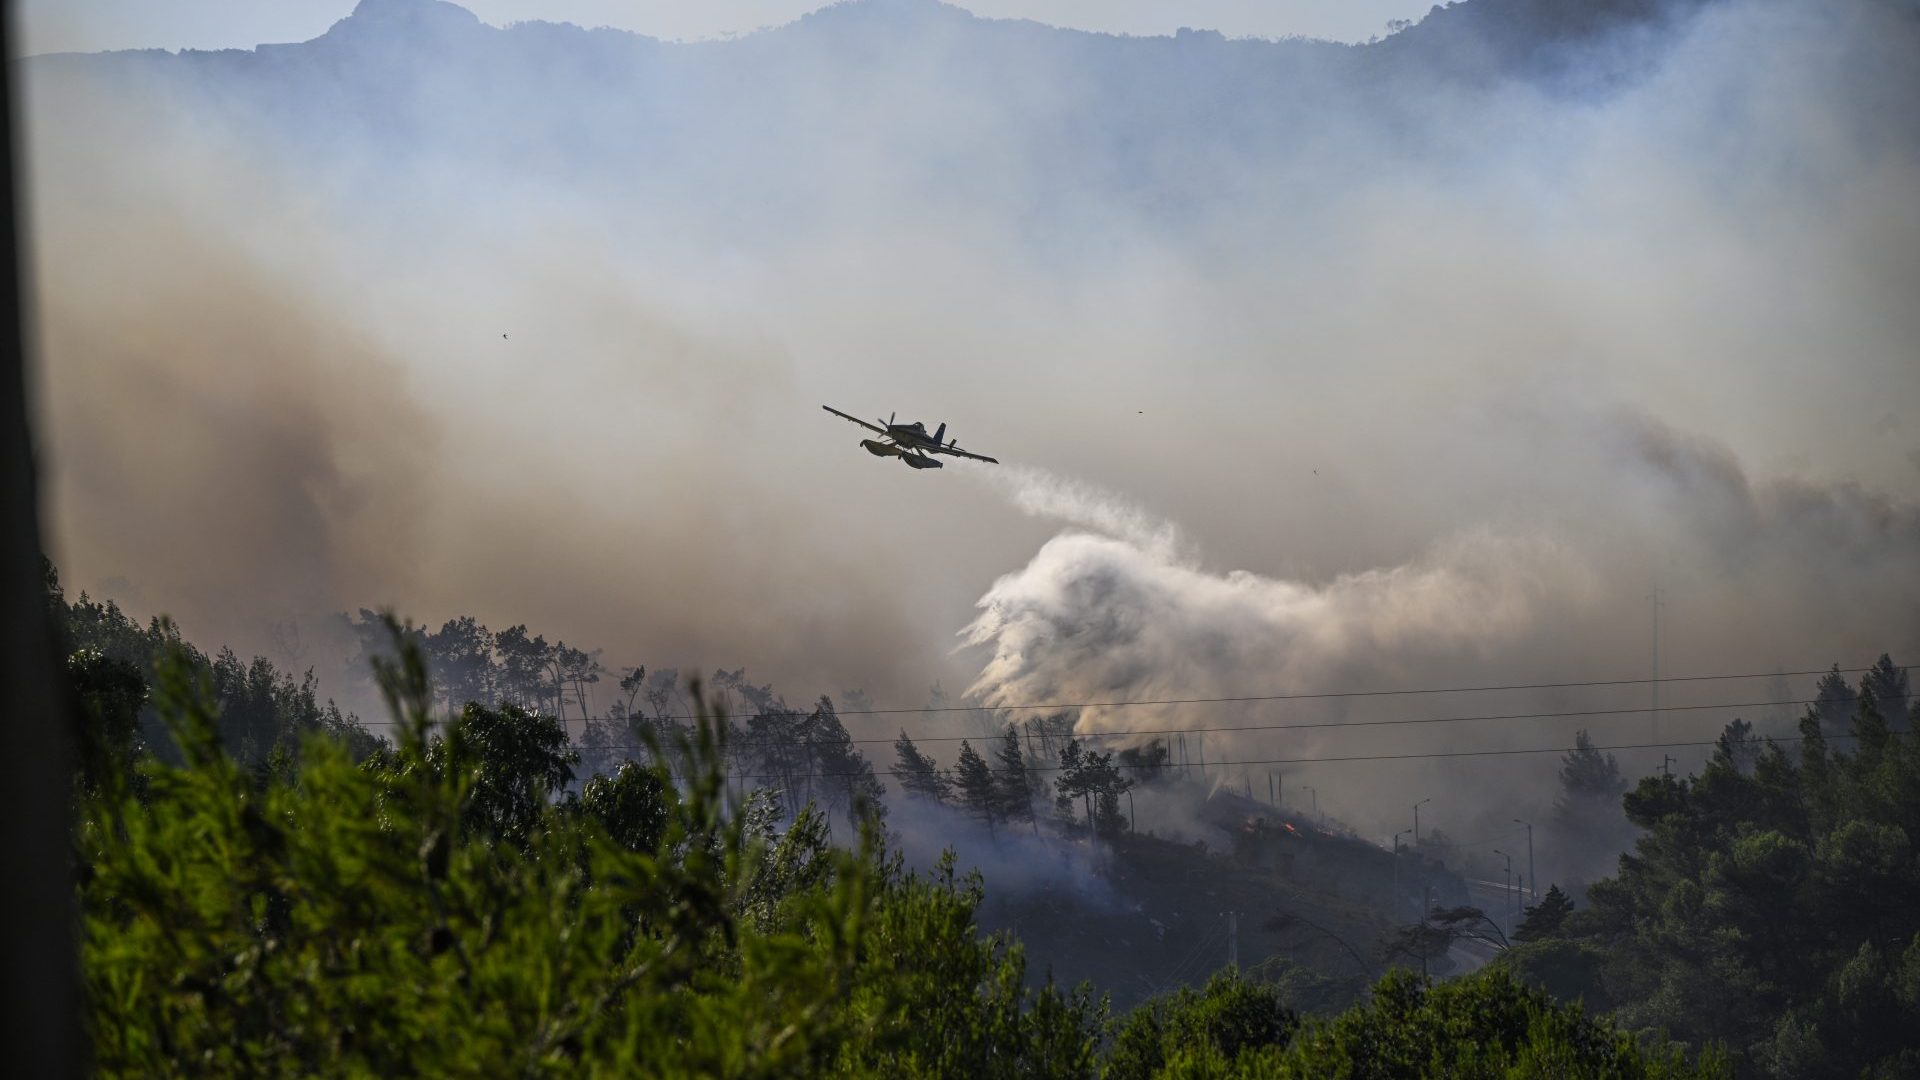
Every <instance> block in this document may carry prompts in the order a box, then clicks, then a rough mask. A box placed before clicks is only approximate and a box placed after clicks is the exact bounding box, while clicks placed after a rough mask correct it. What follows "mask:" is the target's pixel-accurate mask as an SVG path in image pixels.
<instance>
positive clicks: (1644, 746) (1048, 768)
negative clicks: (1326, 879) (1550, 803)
mask: <svg viewBox="0 0 1920 1080" xmlns="http://www.w3.org/2000/svg"><path fill="white" fill-rule="evenodd" d="M1642 711H1645V710H1642ZM1820 738H1822V739H1826V740H1829V741H1833V740H1839V739H1852V738H1857V736H1854V735H1822V736H1820ZM1767 741H1769V742H1774V743H1790V742H1805V741H1806V737H1805V736H1802V735H1791V736H1783V737H1780V738H1769V739H1768V740H1767ZM1718 742H1719V740H1718V739H1694V740H1689V741H1686V742H1644V743H1616V744H1613V745H1611V746H1592V745H1589V746H1585V747H1580V746H1538V747H1526V748H1521V749H1515V750H1435V751H1429V752H1426V753H1419V754H1347V755H1342V756H1339V757H1292V758H1248V759H1243V760H1239V761H1211V762H1208V763H1207V764H1208V765H1209V766H1214V765H1218V766H1230V765H1327V764H1341V763H1346V762H1357V761H1427V760H1436V759H1441V758H1478V757H1516V756H1522V755H1526V754H1570V753H1573V752H1574V751H1576V750H1595V751H1600V750H1607V751H1611V750H1660V749H1674V748H1687V747H1696V748H1697V747H1702V746H1714V745H1716V744H1718ZM1113 767H1114V768H1116V769H1171V768H1172V767H1171V766H1167V765H1160V764H1154V763H1150V762H1140V763H1127V762H1116V763H1115V764H1114V766H1113ZM1061 768H1062V766H1059V765H1032V766H1028V769H1027V771H1028V772H1059V771H1061ZM723 775H724V776H725V777H726V779H729V780H767V779H784V780H837V779H847V778H852V777H861V776H869V775H871V776H900V775H902V770H899V769H872V770H868V771H863V772H840V773H815V772H809V773H798V772H795V773H772V772H745V773H740V772H729V773H724V774H723ZM674 778H675V779H685V777H680V776H675V777H674Z"/></svg>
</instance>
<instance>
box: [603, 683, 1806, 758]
mask: <svg viewBox="0 0 1920 1080" xmlns="http://www.w3.org/2000/svg"><path fill="white" fill-rule="evenodd" d="M1814 701H1815V699H1812V698H1806V699H1792V700H1788V701H1729V702H1724V703H1713V704H1707V705H1672V706H1668V707H1667V708H1666V709H1665V710H1664V711H1666V712H1687V711H1697V710H1701V709H1753V708H1762V707H1767V706H1774V705H1812V704H1814ZM1646 711H1647V710H1646V708H1645V707H1640V708H1633V709H1576V710H1572V711H1569V712H1549V713H1489V714H1484V715H1480V716H1420V717H1401V718H1397V719H1392V720H1309V721H1302V722H1298V723H1282V724H1223V725H1218V726H1214V727H1170V728H1130V729H1128V730H1126V731H1076V732H1071V733H1070V737H1071V738H1075V739H1100V738H1107V739H1111V738H1124V737H1127V736H1132V735H1194V734H1201V735H1204V734H1207V733H1210V732H1247V731H1299V730H1308V729H1315V728H1362V727H1398V726H1403V725H1407V724H1462V723H1468V722H1472V721H1491V720H1564V719H1569V718H1572V717H1581V716H1621V715H1631V716H1639V715H1642V714H1644V713H1645V712H1646ZM803 715H804V714H803ZM590 719H591V720H601V719H608V718H604V717H597V716H596V717H591V718H590ZM993 737H996V736H988V737H987V738H993ZM973 738H974V736H971V735H929V736H925V737H922V738H919V739H913V740H912V741H913V742H914V743H915V745H918V744H920V743H936V742H965V741H969V740H971V739H973ZM728 741H729V742H732V743H735V744H740V743H746V744H753V743H764V742H782V743H788V744H790V745H793V746H821V745H826V741H825V740H819V739H789V738H785V737H783V736H781V735H778V734H774V735H751V734H743V735H738V736H733V737H731V738H729V740H728ZM896 741H898V737H897V736H892V735H875V736H863V737H861V738H857V739H856V738H853V737H851V736H849V737H848V738H847V739H845V740H841V739H834V740H832V742H833V743H834V744H839V743H842V742H847V743H862V744H868V743H891V742H896ZM982 741H983V742H984V741H985V739H984V738H983V739H982ZM588 749H592V750H644V749H646V744H645V743H601V744H599V745H597V746H591V747H588ZM1208 764H1213V762H1209V763H1208Z"/></svg>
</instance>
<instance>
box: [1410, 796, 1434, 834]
mask: <svg viewBox="0 0 1920 1080" xmlns="http://www.w3.org/2000/svg"><path fill="white" fill-rule="evenodd" d="M1432 801H1433V796H1431V795H1429V796H1427V797H1426V798H1424V799H1421V800H1420V801H1419V802H1417V803H1414V804H1413V846H1414V847H1419V846H1420V808H1421V807H1422V806H1425V805H1426V804H1428V803H1430V802H1432Z"/></svg>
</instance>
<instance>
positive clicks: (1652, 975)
mask: <svg viewBox="0 0 1920 1080" xmlns="http://www.w3.org/2000/svg"><path fill="white" fill-rule="evenodd" d="M1914 719H1915V716H1914V705H1913V701H1912V695H1911V692H1910V691H1909V689H1908V682H1907V676H1906V673H1905V671H1904V670H1903V669H1901V668H1899V667H1896V666H1895V665H1894V664H1893V662H1892V661H1891V660H1890V659H1888V658H1886V657H1882V658H1881V660H1880V663H1879V664H1877V665H1876V666H1875V667H1874V668H1873V669H1872V670H1870V671H1868V672H1867V673H1866V675H1865V677H1864V678H1863V680H1862V682H1861V684H1860V686H1859V688H1858V689H1857V690H1856V689H1854V688H1852V687H1849V686H1848V685H1847V683H1846V681H1845V680H1844V679H1842V678H1841V677H1840V676H1839V675H1838V673H1833V674H1829V675H1828V676H1827V678H1826V679H1825V681H1823V683H1822V684H1821V688H1820V694H1819V700H1818V702H1817V703H1816V704H1814V705H1813V706H1811V707H1810V708H1809V709H1808V710H1807V714H1806V716H1805V717H1804V718H1803V719H1802V720H1801V722H1800V727H1799V731H1800V734H1799V736H1798V737H1797V738H1796V739H1793V740H1791V741H1788V740H1778V741H1776V740H1769V739H1759V738H1756V737H1754V735H1753V733H1752V729H1751V727H1750V726H1749V725H1747V724H1746V723H1744V722H1741V721H1735V722H1734V723H1733V724H1732V725H1729V727H1728V729H1727V731H1726V733H1725V734H1724V735H1723V736H1722V737H1721V739H1720V742H1719V745H1718V746H1717V748H1716V749H1715V752H1714V754H1713V757H1712V760H1711V761H1709V763H1708V764H1707V766H1706V768H1705V769H1704V770H1703V771H1702V772H1701V774H1700V775H1699V776H1696V777H1685V778H1682V777H1676V776H1666V775H1658V776H1650V777H1647V778H1646V779H1644V780H1642V781H1641V782H1640V784H1639V786H1638V787H1636V788H1634V789H1633V790H1631V791H1629V792H1627V793H1626V795H1625V798H1624V807H1625V811H1626V816H1627V818H1628V819H1629V820H1630V821H1631V822H1632V824H1633V825H1635V826H1637V827H1638V828H1639V829H1640V830H1642V833H1641V836H1640V838H1639V840H1638V841H1637V842H1636V843H1635V845H1634V847H1633V849H1632V851H1631V852H1629V853H1628V854H1627V855H1625V856H1623V857H1622V858H1621V860H1620V871H1619V874H1618V875H1617V876H1616V877H1613V878H1611V879H1608V880H1604V881H1599V882H1596V883H1594V884H1593V885H1592V886H1591V888H1590V890H1589V894H1588V895H1589V899H1590V903H1589V904H1588V905H1587V906H1586V907H1584V908H1582V907H1578V906H1577V905H1575V904H1573V903H1572V901H1571V900H1570V899H1569V898H1568V897H1567V896H1566V895H1565V894H1564V893H1561V892H1559V891H1557V890H1556V891H1552V892H1549V893H1548V894H1547V896H1546V898H1545V899H1544V900H1543V901H1542V902H1541V903H1540V904H1539V905H1537V906H1536V907H1535V908H1533V909H1531V910H1530V911H1529V917H1528V919H1527V921H1526V922H1525V923H1524V924H1522V926H1521V927H1520V929H1519V932H1518V933H1517V934H1516V936H1517V937H1519V938H1520V939H1522V944H1520V945H1519V946H1517V947H1516V948H1515V949H1513V950H1512V951H1511V952H1510V953H1508V954H1507V956H1506V957H1505V961H1506V966H1508V967H1509V968H1510V969H1511V970H1512V971H1514V972H1515V973H1517V974H1518V975H1520V976H1521V977H1523V978H1524V979H1525V980H1527V981H1529V982H1532V983H1535V984H1537V985H1540V986H1543V987H1545V988H1547V989H1549V990H1551V991H1552V992H1553V993H1554V994H1555V995H1556V996H1558V997H1559V998H1561V999H1562V1000H1569V1001H1571V1000H1582V1001H1584V1002H1585V1003H1586V1005H1587V1006H1588V1008H1590V1009H1592V1010H1595V1011H1605V1012H1611V1013H1612V1014H1613V1015H1614V1017H1615V1018H1616V1020H1617V1021H1618V1022H1620V1023H1621V1024H1622V1025H1623V1026H1625V1027H1627V1028H1629V1029H1642V1030H1652V1029H1659V1030H1663V1031H1666V1032H1669V1033H1671V1034H1672V1035H1673V1036H1674V1037H1675V1038H1677V1039H1679V1040H1682V1041H1684V1042H1687V1043H1692V1044H1696V1045H1704V1044H1707V1043H1719V1044H1722V1045H1724V1046H1726V1047H1727V1048H1728V1049H1729V1051H1730V1052H1731V1053H1732V1055H1733V1057H1734V1060H1735V1062H1736V1064H1737V1066H1738V1068H1739V1071H1740V1073H1741V1074H1742V1075H1750V1076H1778V1077H1801V1076H1872V1077H1900V1076H1917V1075H1920V1038H1916V1035H1915V1028H1914V1025H1915V1022H1916V1021H1920V903H1916V902H1915V897H1916V896H1920V741H1916V739H1915V737H1914V734H1913V731H1914V723H1913V721H1914ZM1589 764H1590V763H1589Z"/></svg>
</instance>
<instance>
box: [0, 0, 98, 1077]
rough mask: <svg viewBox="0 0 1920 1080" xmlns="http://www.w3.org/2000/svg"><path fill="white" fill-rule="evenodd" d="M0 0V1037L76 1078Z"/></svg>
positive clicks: (64, 808) (58, 757)
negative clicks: (1, 74) (1, 872)
mask: <svg viewBox="0 0 1920 1080" xmlns="http://www.w3.org/2000/svg"><path fill="white" fill-rule="evenodd" d="M14 6H15V5H13V4H9V3H5V2H4V0H0V58H5V59H6V61H7V62H8V70H7V74H6V77H5V78H4V79H0V152H4V153H5V157H4V159H0V688H4V690H5V692H6V697H7V701H6V717H5V719H4V721H0V722H4V723H5V724H6V725H7V731H6V742H5V746H4V753H0V866H5V867H6V868H7V879H8V885H7V888H6V889H4V890H0V896H4V897H5V900H4V901H0V903H3V904H4V908H3V909H0V957H5V961H4V963H0V1046H4V1047H6V1057H7V1063H8V1067H9V1071H11V1072H12V1073H13V1075H15V1076H50V1077H66V1076H78V1075H80V1071H81V1070H80V1060H81V1056H82V1047H81V1041H80V1034H79V1004H80V991H79V980H78V975H77V967H78V962H77V957H76V955H75V939H74V910H73V873H72V868H71V866H70V865H69V864H70V859H69V854H68V847H69V845H68V840H67V833H68V823H67V814H68V805H67V795H68V784H69V782H70V776H71V772H70V771H69V769H68V765H67V754H66V745H65V741H66V734H65V727H64V725H63V724H62V723H61V719H62V717H63V716H64V715H65V712H64V709H63V706H62V700H61V695H60V692H59V688H58V685H57V683H56V682H55V675H54V672H55V668H54V654H53V648H52V642H51V641H50V640H49V632H50V630H51V626H50V624H49V622H48V618H47V605H46V600H45V597H44V595H43V589H42V586H43V582H42V579H41V565H42V564H41V551H40V531H39V529H40V526H39V520H40V519H39V513H38V509H39V503H38V497H37V492H36V486H35V482H34V465H33V442H32V439H31V438H30V437H29V436H28V434H27V398H26V360H25V342H24V338H23V335H24V331H23V329H22V326H21V313H22V309H23V308H24V307H25V303H24V302H23V297H22V295H21V272H20V266H21V262H22V260H21V258H20V243H19V236H18V233H17V229H18V215H17V214H16V212H15V210H16V207H17V205H18V201H19V200H18V198H17V196H16V193H15V190H14V176H15V175H16V174H15V171H14V168H13V159H14V141H13V138H14V136H13V128H14V124H13V103H14V100H15V97H16V96H15V95H14V93H13V86H12V79H13V72H14V71H15V70H16V69H15V68H14V66H13V65H12V63H11V58H12V56H13V52H12V50H11V45H10V41H9V39H10V37H11V34H10V33H9V31H11V30H12V26H11V22H12V18H13V8H14Z"/></svg>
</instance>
